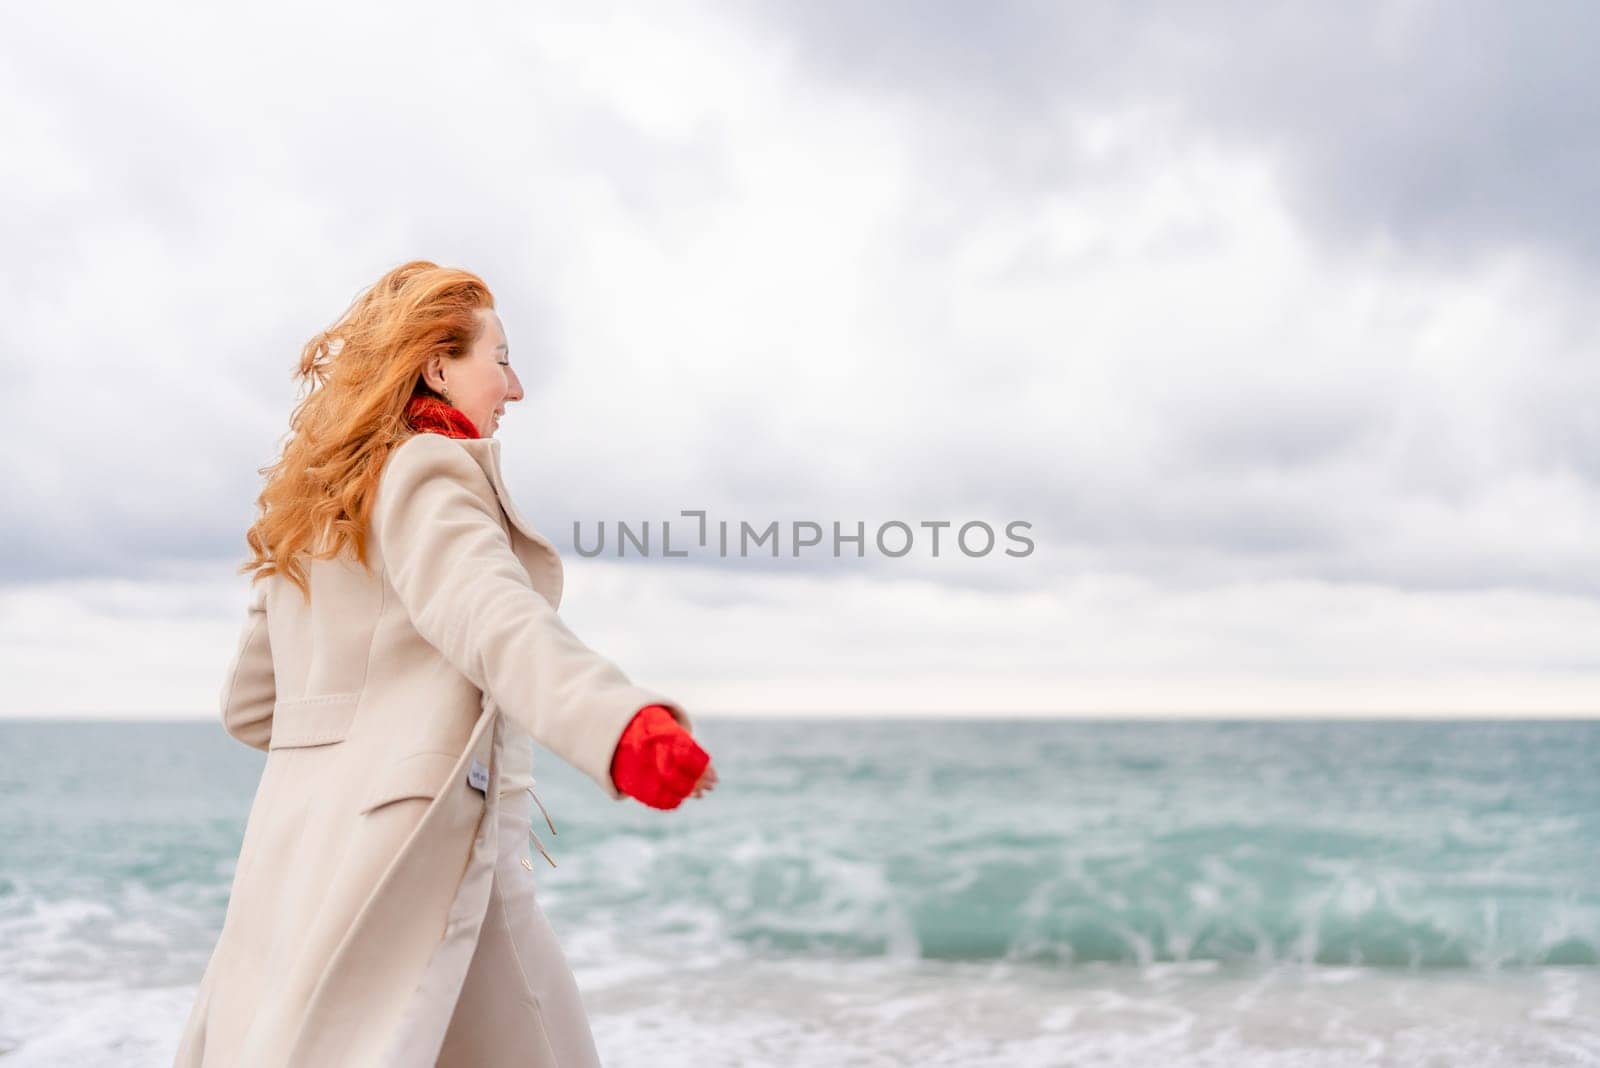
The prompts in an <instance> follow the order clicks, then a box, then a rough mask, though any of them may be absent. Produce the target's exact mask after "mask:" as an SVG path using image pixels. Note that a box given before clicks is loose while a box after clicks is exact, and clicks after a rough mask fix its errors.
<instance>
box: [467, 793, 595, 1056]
mask: <svg viewBox="0 0 1600 1068" xmlns="http://www.w3.org/2000/svg"><path fill="white" fill-rule="evenodd" d="M519 798H520V799H521V801H522V803H521V804H518V803H517V802H518V799H519ZM527 800H528V798H527V795H526V794H517V795H513V796H511V797H507V798H504V799H503V800H502V801H501V804H500V855H499V857H498V859H497V862H496V864H495V873H494V882H493V887H492V888H491V890H490V892H489V909H488V912H487V913H486V914H485V916H484V919H483V928H482V930H481V931H480V932H479V935H478V946H477V949H476V950H475V951H474V953H473V955H472V963H471V964H470V965H469V966H468V968H467V977H466V980H465V982H463V984H462V987H461V997H460V999H459V1000H458V1001H457V1002H456V1008H455V1014H454V1015H453V1016H452V1017H451V1019H450V1027H449V1030H448V1031H446V1032H445V1038H444V1045H443V1046H442V1047H441V1048H440V1051H439V1059H438V1062H437V1063H438V1066H439V1068H500V1066H502V1065H503V1066H506V1068H511V1066H516V1068H601V1066H600V1055H599V1053H598V1052H597V1051H596V1050H595V1045H594V1035H593V1034H592V1033H591V1032H590V1030H589V1017H588V1015H587V1014H586V1013H585V1012H584V1008H583V1001H582V999H581V998H580V997H579V994H578V984H577V981H576V980H575V979H574V978H573V975H572V968H571V967H570V966H569V965H568V963H567V958H566V955H565V954H564V953H563V952H562V951H561V946H560V945H559V944H558V943H557V941H556V935H555V931H553V930H552V929H551V927H550V921H549V920H547V919H546V918H545V914H544V910H543V909H541V908H540V907H539V902H538V899H537V898H536V897H535V895H534V879H535V871H537V868H535V869H534V870H533V871H530V870H529V869H528V868H526V867H524V866H523V864H522V861H523V859H524V858H530V859H531V860H532V861H533V862H534V863H535V864H545V863H546V861H545V859H544V858H543V857H542V856H540V855H539V854H538V853H536V852H535V851H534V849H533V847H532V845H531V843H530V840H529V838H528V825H529V814H528V805H527Z"/></svg>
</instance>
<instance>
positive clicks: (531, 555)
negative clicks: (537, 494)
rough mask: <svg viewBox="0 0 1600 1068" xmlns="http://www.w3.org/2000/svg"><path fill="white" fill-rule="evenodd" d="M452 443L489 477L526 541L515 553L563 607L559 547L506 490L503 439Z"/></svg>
mask: <svg viewBox="0 0 1600 1068" xmlns="http://www.w3.org/2000/svg"><path fill="white" fill-rule="evenodd" d="M450 440H452V441H454V442H455V443H456V444H457V445H459V446H461V448H463V449H465V450H466V452H467V455H469V456H471V457H472V458H473V459H474V460H476V461H477V463H478V466H479V467H481V468H483V473H484V474H486V475H488V476H489V484H490V485H491V486H493V487H494V493H495V496H496V497H498V498H499V499H500V507H501V508H503V509H504V510H505V513H506V518H507V519H509V520H510V521H511V525H512V527H513V528H514V529H515V530H516V531H517V533H519V534H521V535H522V537H523V538H524V539H526V541H525V542H524V543H522V544H518V543H517V542H516V541H515V540H513V543H512V548H513V550H515V551H516V552H517V556H518V558H520V559H521V560H522V563H523V566H525V567H526V568H527V569H528V574H529V575H530V576H531V577H532V578H533V580H534V584H535V586H536V587H538V589H539V592H540V593H542V594H544V595H545V597H546V598H547V599H548V600H549V601H550V604H551V606H552V607H559V606H560V604H561V588H562V585H563V576H562V568H561V555H560V554H559V553H558V552H556V547H555V546H554V545H553V544H551V543H550V541H549V539H547V538H546V537H545V536H544V535H543V534H540V533H539V532H538V531H537V530H535V529H534V526H533V524H532V523H531V522H529V521H528V520H527V518H526V517H524V516H523V514H522V513H521V512H520V511H518V510H517V505H516V502H515V501H513V500H512V499H511V491H510V490H508V489H507V488H506V482H505V478H504V477H503V476H502V475H501V474H500V439H499V438H493V437H489V438H451V439H450Z"/></svg>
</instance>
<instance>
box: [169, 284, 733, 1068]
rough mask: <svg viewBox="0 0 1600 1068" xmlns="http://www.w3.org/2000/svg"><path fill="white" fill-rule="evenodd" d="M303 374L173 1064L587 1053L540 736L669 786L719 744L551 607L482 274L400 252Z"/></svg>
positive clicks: (498, 335) (610, 788) (684, 785)
mask: <svg viewBox="0 0 1600 1068" xmlns="http://www.w3.org/2000/svg"><path fill="white" fill-rule="evenodd" d="M299 373H300V375H301V376H302V377H303V378H305V379H307V380H308V382H309V383H310V384H311V387H312V388H311V391H310V392H309V394H308V395H307V396H306V397H305V399H304V400H303V401H302V402H301V403H300V405H299V406H298V408H297V409H296V410H295V412H294V414H293V416H292V417H291V419H290V426H291V429H292V430H293V436H292V437H291V438H290V440H289V442H288V444H287V445H286V446H285V448H284V452H283V456H282V458H281V459H280V461H279V462H278V463H277V464H275V465H273V466H271V467H267V468H263V469H262V473H263V474H267V475H268V476H269V477H268V480H267V485H266V487H265V488H264V490H263V491H262V493H261V496H260V498H259V501H258V503H259V504H260V505H261V507H262V514H261V516H260V517H259V518H258V520H257V521H256V523H255V524H254V525H253V526H252V527H251V528H250V531H249V533H248V535H247V538H248V541H249V543H250V546H251V548H252V549H253V551H254V559H253V560H251V561H250V562H249V563H248V564H246V565H244V567H243V568H241V570H251V571H255V572H256V574H255V579H254V582H253V585H252V595H251V598H250V602H249V606H248V608H247V612H246V621H245V625H244V628H243V631H242V632H241V634H240V638H239V645H238V649H237V652H236V654H235V657H234V660H233V663H232V664H230V666H229V669H228V672H227V681H226V682H225V684H224V686H223V689H222V694H221V713H222V721H223V724H224V726H225V728H226V729H227V731H228V732H229V733H230V734H231V735H233V736H234V737H235V738H238V739H239V740H240V741H243V742H245V743H246V744H248V745H252V746H254V747H256V748H258V749H262V750H264V751H266V753H267V759H266V763H265V765H264V767H263V770H262V774H261V781H260V784H259V785H258V787H257V790H256V796H255V800H254V803H253V804H252V806H251V809H250V814H249V817H248V819H247V821H246V824H245V831H244V838H243V840H242V842H241V844H240V849H239V859H238V863H237V866H236V868H235V872H234V878H233V884H232V889H231V892H230V896H229V901H228V911H227V915H226V917H225V919H224V921H223V927H222V932H221V934H220V935H219V937H218V940H217V944H216V948H215V949H214V950H213V952H212V956H211V959H210V961H209V963H208V964H207V966H206V971H205V974H204V975H203V976H202V978H201V981H200V986H199V990H198V992H197V995H196V999H195V1004H194V1008H193V1009H192V1010H191V1012H190V1015H189V1019H188V1023H187V1025H186V1026H185V1029H184V1033H183V1036H182V1038H181V1040H180V1043H179V1048H178V1055H177V1060H176V1064H177V1065H178V1066H180V1068H187V1066H192V1065H228V1066H267V1065H297V1066H298V1065H341V1066H345V1065H350V1066H355V1065H386V1066H387V1065H393V1066H408V1068H409V1066H417V1068H422V1066H428V1065H435V1064H438V1065H446V1066H455V1065H461V1066H467V1065H471V1066H474V1068H478V1066H494V1065H500V1064H505V1065H511V1064H515V1065H560V1066H563V1068H565V1066H570V1065H584V1066H593V1065H597V1064H598V1063H599V1059H598V1057H597V1055H596V1053H595V1048H594V1043H593V1039H592V1037H591V1035H590V1031H589V1026H588V1021H587V1018H586V1017H585V1015H584V1012H583V1007H582V1004H581V1002H580V1000H579V997H578V991H577V987H576V984H575V983H574V981H573V977H572V973H571V970H570V968H569V967H568V965H567V962H566V960H565V958H564V956H563V955H562V954H561V951H560V948H559V946H558V945H557V944H556V941H555V939H554V936H553V934H552V932H551V931H550V927H549V924H548V922H547V921H546V920H545V917H544V914H543V912H542V910H541V909H540V908H539V905H538V903H537V901H536V899H535V895H534V883H533V875H532V874H531V871H532V863H531V859H530V853H529V843H530V842H532V843H533V844H534V845H535V846H537V847H538V849H539V851H540V853H541V854H543V855H544V856H545V857H546V858H547V859H550V862H551V863H552V864H553V863H555V861H554V860H553V858H549V855H548V853H547V852H546V851H545V849H544V846H543V843H542V842H540V841H539V840H538V838H537V835H536V834H535V833H534V832H533V830H532V826H531V822H532V820H531V809H530V806H529V805H528V804H527V802H528V798H527V797H526V796H524V792H526V793H527V794H532V792H533V791H532V787H533V778H532V776H531V760H532V752H531V750H532V745H531V742H535V741H536V742H538V743H539V744H540V745H541V746H543V747H544V748H546V749H549V750H550V751H551V752H553V753H555V754H556V755H557V756H560V757H561V758H562V759H564V760H566V761H568V762H569V763H571V764H572V765H573V766H574V767H576V768H578V769H579V770H580V771H583V772H584V773H585V774H587V775H588V776H589V777H590V778H592V779H593V780H594V781H595V782H596V783H597V784H598V785H599V786H600V787H601V788H602V789H603V790H604V791H605V793H606V794H607V796H609V797H611V798H613V799H615V800H619V801H620V800H622V799H623V798H625V797H628V796H632V797H635V798H637V799H639V800H641V801H643V802H645V803H646V804H649V805H651V806H653V807H656V808H662V809H670V808H674V807H676V806H677V805H678V804H680V803H681V802H682V800H683V799H685V798H686V797H700V796H702V795H703V794H704V793H705V792H706V791H709V790H711V789H712V788H713V787H714V786H715V784H716V781H717V776H716V772H715V770H714V769H713V768H712V767H711V764H710V758H709V756H708V755H707V754H706V752H705V751H704V750H703V749H701V748H700V746H699V745H698V744H696V743H695V741H694V739H693V738H692V737H691V735H690V731H691V730H692V723H691V721H690V718H689V715H688V714H687V713H686V712H685V711H684V710H683V708H682V707H681V706H680V705H678V704H677V703H676V702H675V701H673V700H671V699H670V698H668V697H666V696H664V695H662V694H659V693H656V692H654V691H650V690H646V689H644V688H641V687H639V686H636V685H634V684H633V683H632V682H630V681H629V679H628V678H627V677H626V676H625V675H624V674H623V673H622V672H621V671H620V670H619V669H618V668H617V667H616V665H614V664H612V663H611V662H610V661H609V660H607V659H605V658H604V657H602V656H601V655H599V654H598V653H596V652H595V651H593V650H592V649H590V648H588V647H587V646H586V645H584V644H583V642H581V641H580V640H579V639H578V637H577V636H576V635H575V634H573V632H572V631H571V630H570V629H568V628H567V626H566V625H565V623H563V622H562V620H561V618H560V617H559V616H558V615H557V614H556V609H557V608H558V607H559V605H560V600H561V588H562V575H561V562H560V558H559V557H558V556H557V554H556V551H555V549H554V547H553V546H552V545H551V544H550V543H549V542H548V541H547V540H546V539H545V538H544V537H542V536H541V535H540V534H539V533H538V532H537V531H535V530H534V529H533V527H532V526H531V525H530V524H529V523H528V522H527V521H526V520H525V519H524V518H523V517H522V515H521V514H520V513H519V512H518V510H517V508H516V506H515V505H514V504H513V503H512V501H511V498H510V495H509V494H508V493H507V491H506V487H505V482H504V480H503V478H502V477H501V474H500V450H499V444H500V443H499V441H498V440H497V439H495V438H494V436H493V435H494V432H495V430H496V429H498V426H499V422H500V417H501V416H502V415H503V414H504V411H505V405H506V404H507V403H508V402H511V401H516V400H520V399H521V398H522V395H523V394H522V387H521V384H520V383H519V381H518V379H517V375H516V372H515V371H513V370H512V369H511V366H510V360H509V350H508V348H507V346H506V342H505V335H504V332H503V329H502V327H501V325H500V321H499V317H498V315H497V314H496V313H495V311H494V300H493V297H492V296H491V294H490V293H489V290H488V289H487V287H486V286H485V285H484V284H483V282H482V281H481V280H480V279H478V278H477V277H476V276H475V275H472V274H470V273H468V272H465V271H460V270H451V269H445V268H441V267H438V266H436V265H435V264H432V263H428V262H425V261H416V262H412V263H407V264H404V265H402V266H401V267H398V268H396V269H395V270H393V271H391V272H389V273H388V274H387V275H385V276H384V277H383V278H382V279H380V280H379V281H378V282H377V283H376V284H375V285H374V286H373V287H372V288H371V289H369V290H367V291H366V292H365V293H363V294H362V295H361V296H360V297H359V298H358V299H357V300H356V302H355V303H354V304H352V305H351V307H350V308H349V309H348V310H347V312H346V313H345V315H344V316H343V317H341V319H340V320H339V322H338V323H336V324H335V325H334V326H333V327H332V328H330V329H329V330H328V331H325V332H324V333H322V334H319V335H318V336H317V337H315V338H313V339H312V340H311V342H310V343H308V344H307V346H306V348H305V351H304V353H303V354H302V359H301V366H300V371H299ZM533 800H534V801H537V800H538V799H537V797H534V798H533ZM539 807H540V809H541V810H542V809H543V805H540V806H539ZM548 819H549V818H548V816H545V820H546V821H548ZM548 825H549V827H550V830H551V831H552V833H553V832H554V830H555V825H554V823H553V822H549V823H548Z"/></svg>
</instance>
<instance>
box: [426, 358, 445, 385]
mask: <svg viewBox="0 0 1600 1068" xmlns="http://www.w3.org/2000/svg"><path fill="white" fill-rule="evenodd" d="M422 380H423V381H424V382H426V383H427V384H428V387H429V388H430V389H432V390H433V391H434V392H436V393H437V392H439V391H440V390H441V389H443V388H444V386H445V385H446V382H445V377H444V357H443V356H429V357H428V363H427V366H425V367H424V368H423V369H422Z"/></svg>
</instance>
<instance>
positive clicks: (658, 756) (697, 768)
mask: <svg viewBox="0 0 1600 1068" xmlns="http://www.w3.org/2000/svg"><path fill="white" fill-rule="evenodd" d="M710 763H711V754H709V753H707V752H706V751H705V750H704V749H702V748H700V745H699V743H698V742H696V741H695V740H694V736H693V735H691V734H690V733H689V732H688V731H686V730H684V729H683V725H682V724H681V723H679V722H678V721H677V719H676V718H675V717H674V716H673V715H672V712H671V711H669V710H668V709H667V707H666V706H665V705H645V706H644V707H643V708H641V709H639V711H638V712H636V713H634V716H633V719H632V720H630V721H629V722H628V726H627V728H626V729H624V730H623V732H622V737H621V738H620V739H618V740H617V750H616V752H615V753H613V754H612V755H611V781H612V782H614V783H616V785H617V789H618V790H620V791H622V792H623V793H625V794H627V795H628V796H629V797H633V798H637V799H638V800H640V801H643V802H644V803H645V804H647V805H649V806H650V807H651V808H677V807H678V805H679V804H681V803H682V802H683V799H684V798H686V797H688V796H689V794H690V793H692V792H693V790H694V786H695V783H697V782H699V781H700V776H701V774H702V773H703V772H704V771H705V770H706V765H708V764H710Z"/></svg>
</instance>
